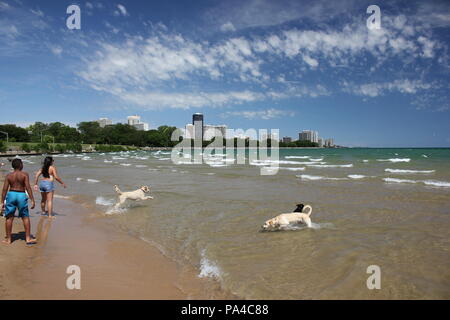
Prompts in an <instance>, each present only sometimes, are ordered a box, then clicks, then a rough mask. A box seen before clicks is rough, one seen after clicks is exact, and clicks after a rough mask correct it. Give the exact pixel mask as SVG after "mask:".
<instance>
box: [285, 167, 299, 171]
mask: <svg viewBox="0 0 450 320" xmlns="http://www.w3.org/2000/svg"><path fill="white" fill-rule="evenodd" d="M280 169H283V170H289V171H304V170H305V167H298V168H286V167H280Z"/></svg>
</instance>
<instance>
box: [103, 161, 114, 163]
mask: <svg viewBox="0 0 450 320" xmlns="http://www.w3.org/2000/svg"><path fill="white" fill-rule="evenodd" d="M103 162H104V163H112V161H110V160H103Z"/></svg>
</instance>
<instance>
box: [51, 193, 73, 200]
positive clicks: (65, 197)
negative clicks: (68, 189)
mask: <svg viewBox="0 0 450 320" xmlns="http://www.w3.org/2000/svg"><path fill="white" fill-rule="evenodd" d="M53 197H55V198H59V199H70V197H69V196H62V195H60V194H54V195H53Z"/></svg>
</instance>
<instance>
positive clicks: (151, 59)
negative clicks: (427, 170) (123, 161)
mask: <svg viewBox="0 0 450 320" xmlns="http://www.w3.org/2000/svg"><path fill="white" fill-rule="evenodd" d="M370 4H372V3H371V2H369V1H359V2H355V1H350V0H346V1H341V2H339V3H330V2H327V1H315V2H313V3H312V2H307V1H289V0H282V1H277V2H273V1H268V0H259V1H244V2H241V1H234V0H233V1H227V2H221V1H203V0H201V1H198V2H196V3H195V4H192V6H190V7H189V8H187V7H186V6H185V5H183V2H181V1H172V2H170V3H157V2H151V3H150V2H149V3H142V2H136V1H119V2H106V1H96V2H95V3H94V2H89V1H80V2H79V3H78V5H79V6H80V9H81V15H82V23H81V29H80V30H68V29H67V27H66V24H65V22H66V19H67V17H68V15H67V13H66V8H67V4H65V3H56V2H54V1H40V2H39V4H37V3H36V2H33V1H30V0H25V1H23V2H18V1H15V0H0V13H1V14H0V64H1V66H2V71H3V72H2V76H1V77H0V108H1V110H0V111H1V115H2V116H1V119H0V122H1V123H15V124H18V125H19V126H22V127H25V126H27V125H29V124H31V123H34V122H35V121H42V122H47V123H48V122H55V121H61V122H63V123H67V124H70V125H71V126H75V125H76V124H77V123H79V122H81V121H87V119H99V118H102V117H105V115H107V117H108V118H109V119H111V120H112V121H118V119H124V118H126V117H127V116H128V115H130V114H139V115H141V116H142V118H143V119H151V122H150V127H151V128H156V127H158V126H159V125H164V124H170V125H173V126H176V127H179V128H183V127H184V126H185V124H186V120H185V119H188V118H190V117H191V115H192V113H195V112H201V113H204V114H208V123H226V124H227V126H228V127H232V128H242V129H248V128H256V129H260V128H261V129H262V128H264V129H277V128H278V129H280V138H281V137H284V136H290V137H297V135H298V132H299V131H301V130H303V129H306V128H314V130H316V131H319V132H320V133H321V136H323V137H333V138H334V139H335V143H337V144H339V145H345V146H362V147H364V146H369V147H383V146H385V147H421V146H424V147H432V146H435V147H450V128H449V126H448V123H449V120H450V110H449V109H450V104H449V101H450V97H449V88H450V81H449V79H450V77H449V73H450V68H449V61H450V58H449V53H448V52H449V50H448V49H449V45H450V40H449V34H450V32H448V31H449V29H450V22H449V21H450V14H449V13H448V12H450V4H449V3H448V2H445V1H430V2H426V3H424V2H419V1H408V2H407V3H404V2H402V1H379V2H378V3H377V5H378V6H379V7H380V8H381V29H380V30H369V29H368V28H367V26H366V20H367V18H368V17H369V15H368V14H367V12H366V9H367V7H368V6H369V5H370ZM119 5H120V9H119ZM419 128H420V129H419Z"/></svg>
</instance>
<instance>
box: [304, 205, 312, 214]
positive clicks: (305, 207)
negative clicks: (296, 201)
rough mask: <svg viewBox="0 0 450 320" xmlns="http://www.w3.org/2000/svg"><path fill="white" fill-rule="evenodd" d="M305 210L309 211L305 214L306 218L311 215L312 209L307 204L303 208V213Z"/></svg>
mask: <svg viewBox="0 0 450 320" xmlns="http://www.w3.org/2000/svg"><path fill="white" fill-rule="evenodd" d="M306 209H309V212H308V213H306V212H305V213H306V214H307V215H308V217H309V216H310V215H311V213H312V207H311V206H310V205H309V204H307V205H306V206H304V207H303V211H304V210H306Z"/></svg>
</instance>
